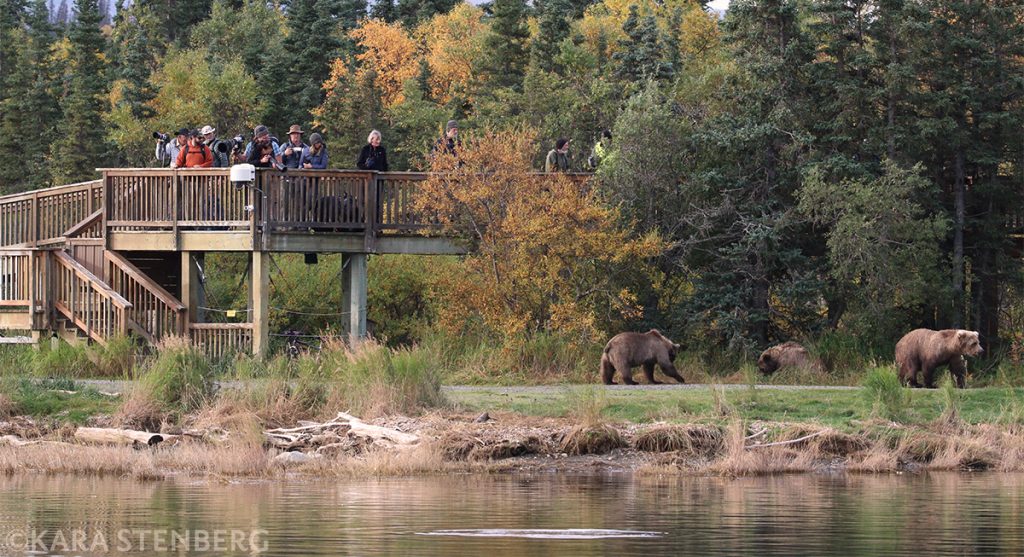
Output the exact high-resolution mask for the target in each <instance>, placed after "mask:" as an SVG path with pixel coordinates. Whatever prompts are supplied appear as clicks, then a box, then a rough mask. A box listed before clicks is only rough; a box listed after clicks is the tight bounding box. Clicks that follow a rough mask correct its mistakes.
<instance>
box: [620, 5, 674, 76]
mask: <svg viewBox="0 0 1024 557" xmlns="http://www.w3.org/2000/svg"><path fill="white" fill-rule="evenodd" d="M622 30H623V32H625V34H626V38H625V39H622V40H620V41H619V46H620V49H619V52H616V53H615V54H614V55H613V56H612V57H613V58H614V59H615V60H616V62H617V63H618V65H617V66H616V68H615V76H616V77H618V78H619V79H621V80H623V81H628V82H630V83H638V82H642V81H644V80H647V79H659V80H667V79H671V77H672V75H673V68H672V65H671V64H670V63H668V62H666V61H665V44H664V43H665V40H664V38H663V37H662V33H661V31H660V30H659V29H658V22H657V20H655V19H654V16H653V15H647V16H643V17H641V16H640V12H639V10H638V9H637V6H636V4H632V5H630V6H629V17H627V18H626V21H625V22H623V24H622Z"/></svg>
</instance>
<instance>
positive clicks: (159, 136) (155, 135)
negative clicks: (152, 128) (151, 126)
mask: <svg viewBox="0 0 1024 557" xmlns="http://www.w3.org/2000/svg"><path fill="white" fill-rule="evenodd" d="M153 139H159V140H160V141H163V142H164V143H166V142H168V141H170V140H171V136H170V135H168V134H166V133H160V132H153Z"/></svg>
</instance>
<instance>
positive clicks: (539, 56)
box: [530, 0, 571, 72]
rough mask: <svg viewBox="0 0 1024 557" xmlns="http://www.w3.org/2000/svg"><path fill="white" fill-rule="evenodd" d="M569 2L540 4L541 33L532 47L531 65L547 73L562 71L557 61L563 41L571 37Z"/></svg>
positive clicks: (553, 1) (558, 1)
mask: <svg viewBox="0 0 1024 557" xmlns="http://www.w3.org/2000/svg"><path fill="white" fill-rule="evenodd" d="M570 8H571V4H570V3H569V0H545V1H544V3H543V4H540V10H541V12H540V18H539V21H538V27H539V32H538V33H537V37H536V38H534V40H533V44H531V45H530V58H531V63H532V64H533V65H534V66H536V67H537V68H539V69H541V70H544V71H546V72H557V71H560V70H561V68H560V67H559V65H558V63H557V61H556V60H555V59H556V57H557V56H558V54H559V52H560V51H561V44H562V41H563V40H565V38H566V37H568V36H569V20H568V13H569V10H570Z"/></svg>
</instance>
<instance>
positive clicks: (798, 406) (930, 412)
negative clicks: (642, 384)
mask: <svg viewBox="0 0 1024 557" xmlns="http://www.w3.org/2000/svg"><path fill="white" fill-rule="evenodd" d="M905 392H906V393H907V394H908V399H909V402H908V405H907V408H906V409H905V410H904V416H903V417H904V420H903V421H904V422H906V423H918V424H923V423H929V422H932V421H934V420H936V419H938V418H939V417H940V416H941V415H942V413H943V411H944V410H946V409H947V408H948V404H949V403H948V400H947V399H946V396H947V395H946V394H944V393H943V392H942V391H941V390H940V389H934V390H924V389H914V390H905ZM958 393H959V395H960V397H959V401H958V405H959V408H958V413H959V417H960V419H961V420H963V421H965V422H967V423H972V424H978V423H1002V422H1007V421H1015V420H1017V419H1020V418H1021V417H1024V413H1022V412H1021V408H1022V407H1024V389H1021V388H1014V389H1009V388H985V389H967V390H963V391H959V392H958ZM719 396H721V397H723V398H724V402H725V403H726V404H725V406H727V407H728V409H729V413H728V415H724V416H723V415H722V414H721V412H720V411H716V403H715V394H714V393H713V392H712V390H711V389H685V390H682V389H680V390H665V391H625V390H608V391H607V392H606V393H605V397H604V399H605V407H604V408H603V409H602V415H603V416H604V417H605V418H608V419H612V420H621V421H628V422H637V423H644V422H653V421H667V422H675V423H687V422H694V421H700V422H704V421H721V422H723V423H724V422H727V421H729V420H732V419H735V418H736V417H739V418H740V419H743V420H765V421H786V422H814V423H818V424H822V425H828V426H832V427H836V428H839V429H853V428H854V426H855V425H856V424H855V422H861V421H865V420H869V419H872V418H874V417H875V416H876V414H875V412H874V406H875V405H874V404H872V403H869V402H868V401H867V400H866V399H865V395H864V390H863V389H843V390H832V389H808V390H795V391H783V390H774V389H772V390H766V389H753V390H752V389H750V388H748V387H741V388H730V389H724V390H721V391H720V395H719ZM448 398H449V399H450V400H451V401H452V402H453V403H454V404H456V405H457V406H458V407H459V408H461V409H463V410H465V411H466V412H483V411H487V412H496V411H511V412H518V413H521V414H526V415H532V416H551V417H557V416H571V415H573V414H574V408H575V406H576V404H577V402H578V398H579V397H578V395H576V394H574V392H573V391H571V390H568V389H553V390H552V391H551V392H545V393H537V392H531V391H524V392H500V391H498V390H495V389H488V388H485V387H481V388H479V389H471V390H465V391H458V392H452V393H449V394H448Z"/></svg>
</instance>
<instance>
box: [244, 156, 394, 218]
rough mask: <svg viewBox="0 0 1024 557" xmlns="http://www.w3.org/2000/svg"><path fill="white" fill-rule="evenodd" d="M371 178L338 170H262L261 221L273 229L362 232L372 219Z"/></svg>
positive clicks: (371, 175)
mask: <svg viewBox="0 0 1024 557" xmlns="http://www.w3.org/2000/svg"><path fill="white" fill-rule="evenodd" d="M373 179H374V176H373V173H372V172H350V171H341V170H289V171H287V172H262V173H261V174H260V189H262V190H263V192H264V193H265V194H266V197H265V198H264V199H263V220H264V221H265V222H267V223H269V224H270V225H272V226H273V227H274V228H275V229H281V228H285V229H298V230H309V229H312V230H339V231H349V232H353V231H363V230H365V229H366V227H367V224H368V223H370V222H372V216H371V218H370V219H368V218H367V211H366V207H367V205H368V203H367V200H369V199H370V198H372V197H373V194H374V192H373V191H372V187H371V184H372V183H373ZM369 205H370V206H372V203H370V204H369Z"/></svg>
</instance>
